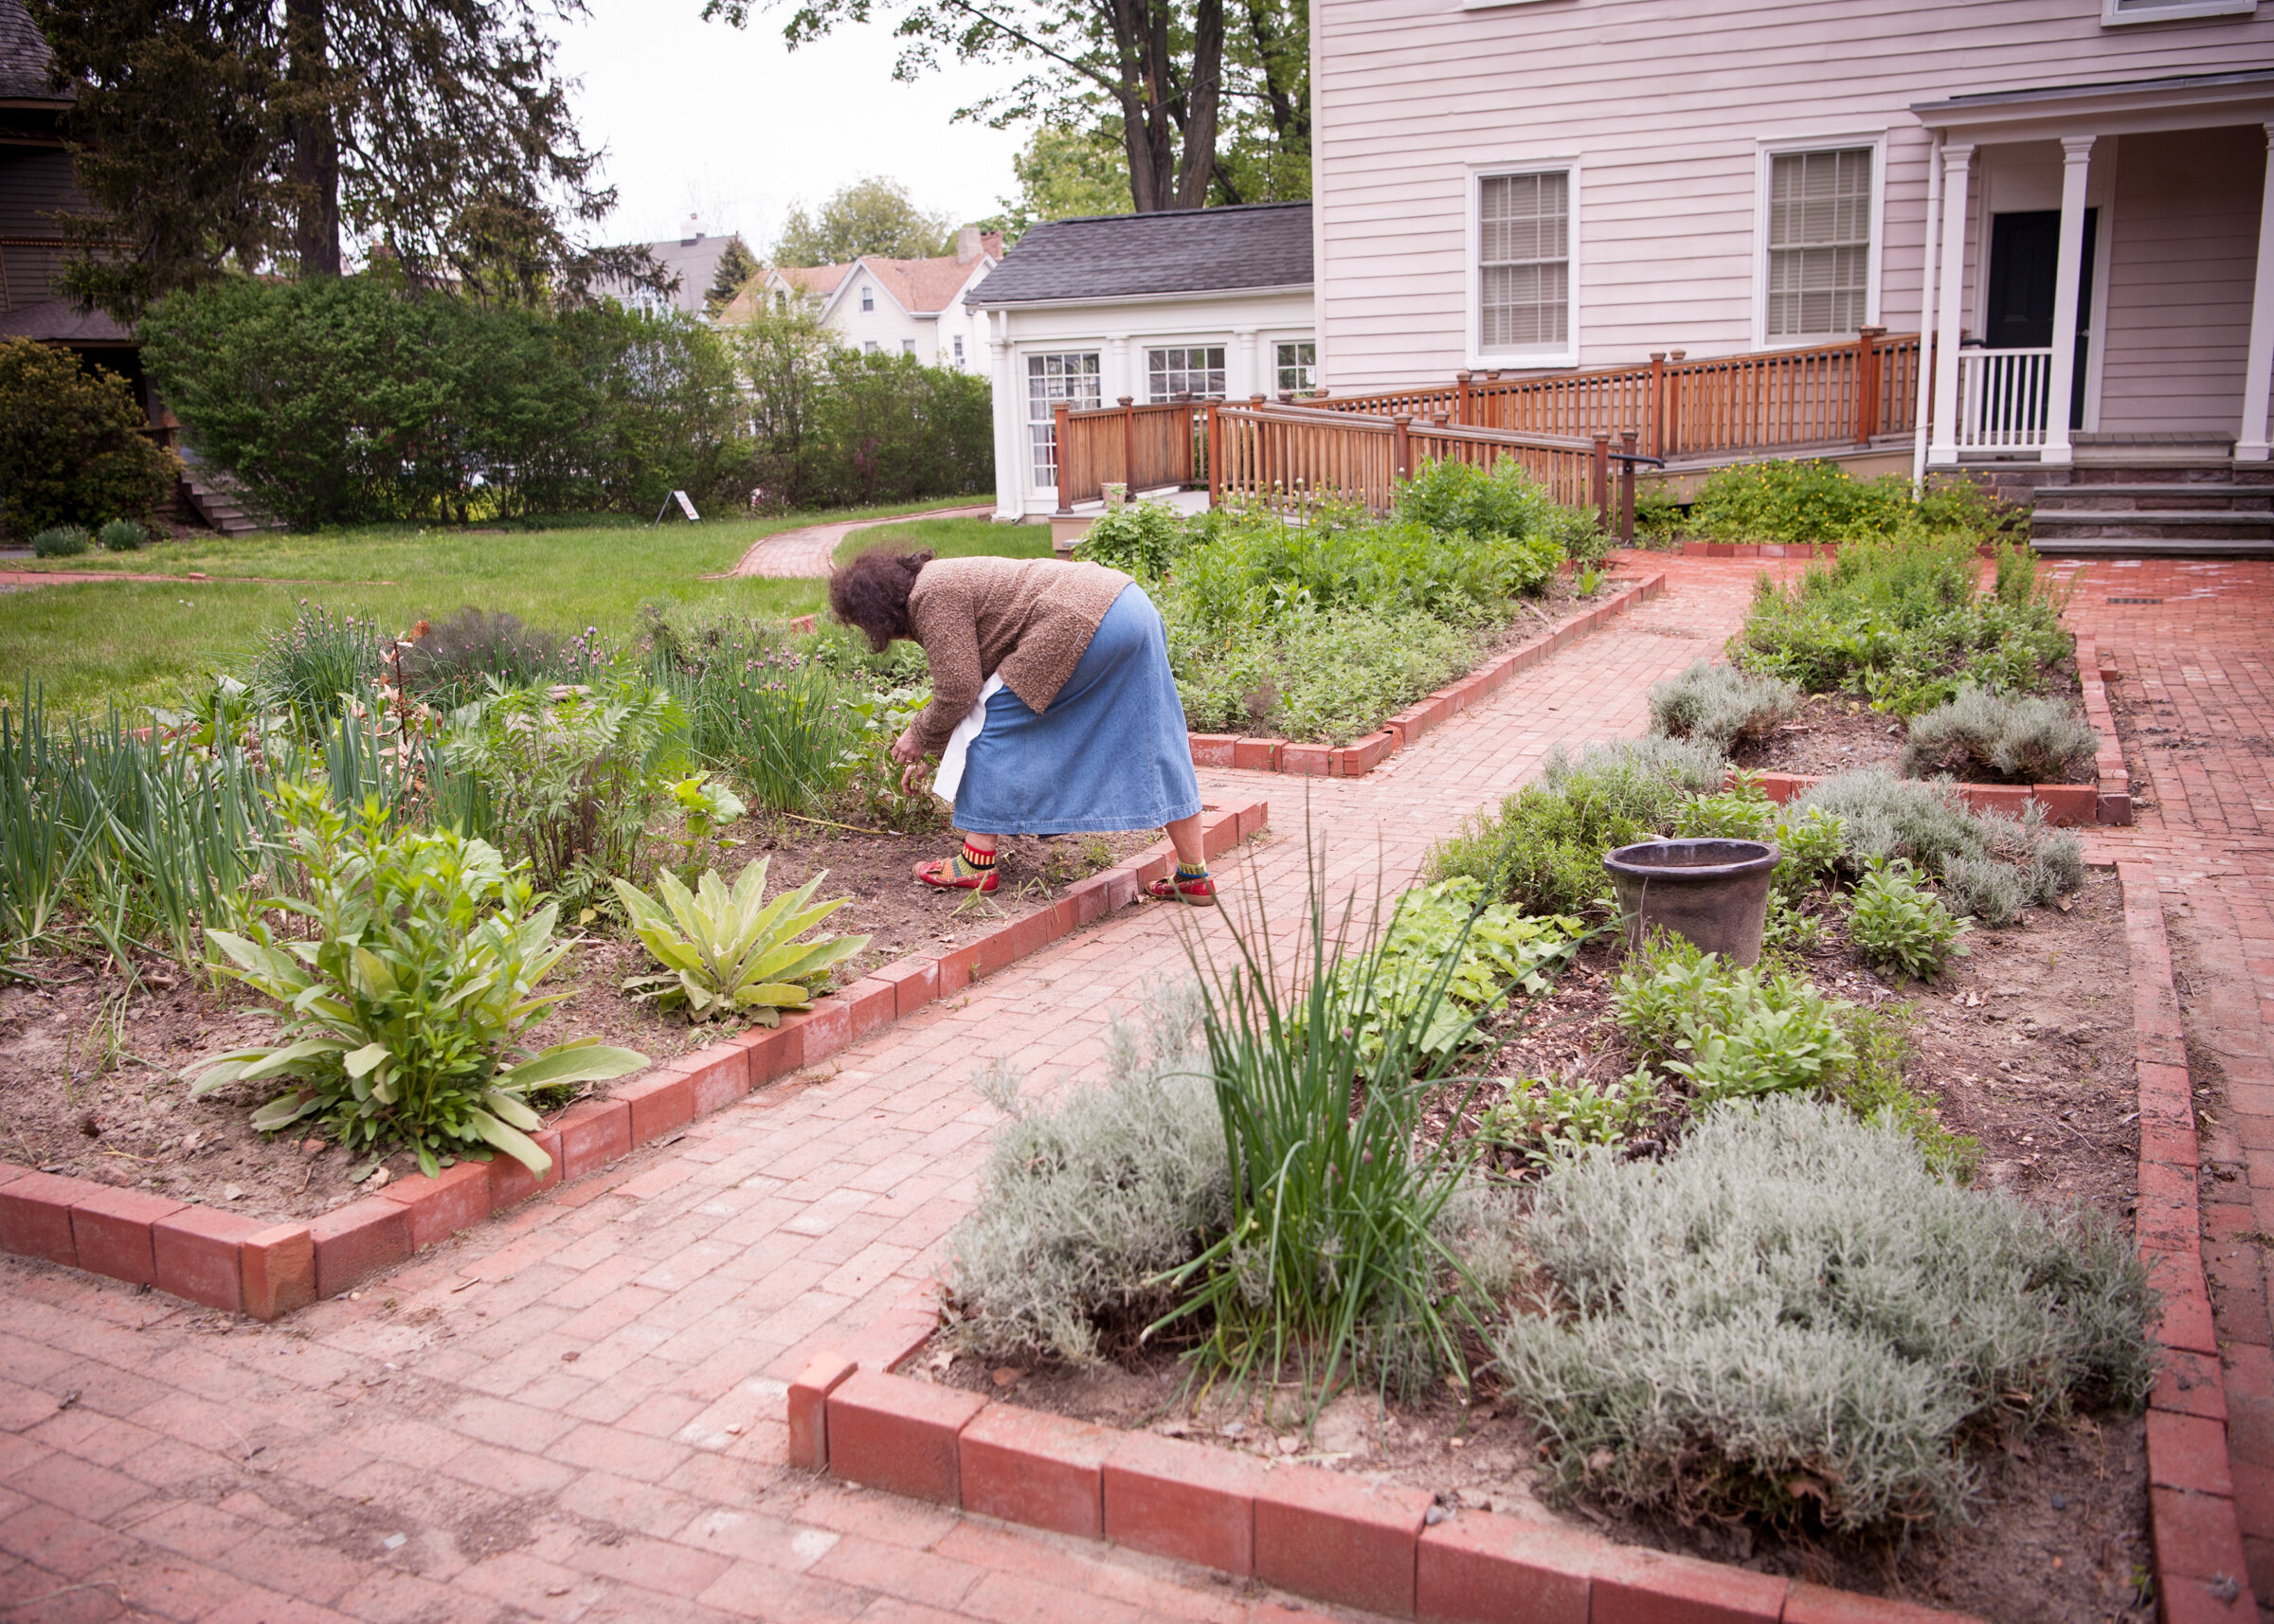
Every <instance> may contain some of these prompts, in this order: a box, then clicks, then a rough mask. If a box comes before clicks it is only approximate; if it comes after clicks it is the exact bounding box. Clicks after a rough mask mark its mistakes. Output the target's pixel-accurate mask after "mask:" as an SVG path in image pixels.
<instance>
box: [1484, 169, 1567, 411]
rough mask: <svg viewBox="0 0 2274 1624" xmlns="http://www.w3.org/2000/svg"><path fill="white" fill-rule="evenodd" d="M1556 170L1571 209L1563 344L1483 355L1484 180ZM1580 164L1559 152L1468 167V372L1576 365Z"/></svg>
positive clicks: (1540, 345) (1528, 347)
mask: <svg viewBox="0 0 2274 1624" xmlns="http://www.w3.org/2000/svg"><path fill="white" fill-rule="evenodd" d="M1559 170H1560V171H1562V172H1563V174H1564V176H1565V177H1566V179H1565V182H1564V186H1565V202H1566V206H1567V207H1568V208H1569V210H1570V214H1569V220H1570V236H1569V240H1568V241H1567V242H1566V243H1565V244H1564V246H1565V247H1566V248H1567V249H1568V250H1569V252H1568V254H1567V255H1566V257H1565V261H1564V264H1565V271H1564V288H1565V298H1566V308H1565V310H1564V313H1563V334H1564V341H1563V342H1562V343H1561V344H1525V345H1519V346H1516V347H1514V348H1511V349H1506V350H1492V351H1488V350H1486V348H1485V346H1484V267H1483V266H1482V265H1481V264H1480V263H1479V262H1478V261H1479V256H1480V255H1481V254H1482V253H1483V252H1484V241H1483V238H1484V233H1483V230H1482V221H1483V215H1484V207H1485V182H1486V181H1488V180H1492V179H1496V178H1498V177H1499V176H1502V175H1525V174H1548V173H1551V172H1553V171H1559ZM1580 195H1581V193H1580V186H1579V158H1578V157H1577V156H1576V155H1574V154H1569V153H1559V154H1555V155H1551V156H1546V157H1538V158H1516V159H1510V160H1509V161H1507V162H1505V163H1490V164H1471V165H1470V166H1469V175H1468V182H1467V189H1466V200H1467V201H1466V206H1465V208H1464V210H1463V213H1464V217H1465V218H1464V222H1463V225H1464V237H1465V239H1466V243H1467V251H1466V256H1465V258H1466V261H1467V268H1466V270H1465V272H1464V279H1465V281H1466V284H1467V288H1468V294H1467V301H1468V307H1469V311H1468V336H1467V338H1466V339H1465V341H1464V342H1465V344H1466V346H1467V349H1468V352H1469V365H1470V367H1471V369H1473V370H1493V369H1499V370H1510V369H1514V370H1530V369H1532V368H1535V367H1576V366H1578V365H1579V318H1580V312H1581V299H1580V297H1579V287H1580V282H1579V269H1580V259H1579V254H1580V232H1579V221H1580V218H1581V216H1580V212H1579V199H1580Z"/></svg>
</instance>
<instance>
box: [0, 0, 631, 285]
mask: <svg viewBox="0 0 2274 1624" xmlns="http://www.w3.org/2000/svg"><path fill="white" fill-rule="evenodd" d="M29 4H30V6H31V8H32V11H33V15H34V17H35V18H36V20H37V21H38V23H39V25H40V27H41V28H42V30H43V31H44V32H45V35H46V37H47V41H48V44H49V45H51V46H52V47H53V49H54V52H55V72H56V77H57V79H58V81H59V82H60V84H61V85H62V87H63V88H65V89H68V90H69V91H70V92H71V93H72V96H73V105H72V110H71V112H70V114H69V115H68V117H67V119H66V122H65V131H66V134H67V135H68V137H69V138H70V141H71V144H72V154H73V162H74V169H75V171H76V174H77V178H78V181H79V185H80V189H81V191H82V192H83V193H84V194H85V195H86V197H87V198H88V200H89V202H90V204H91V205H92V208H91V209H90V210H89V212H87V213H84V214H81V215H76V216H70V217H66V218H65V220H64V222H63V228H64V230H65V232H66V233H67V234H68V235H69V237H70V238H71V239H72V241H73V243H74V244H75V251H74V253H73V254H72V256H71V258H70V261H69V262H68V264H67V266H66V270H65V273H64V285H65V287H66V289H67V290H68V291H69V292H70V293H72V294H73V295H75V296H76V297H79V298H89V299H93V300H95V301H97V302H99V303H100V304H101V305H103V307H104V308H106V309H108V310H110V311H112V312H113V313H114V314H116V315H117V316H120V317H121V318H122V319H130V320H131V319H133V318H134V317H135V316H138V315H139V314H140V312H141V311H142V310H143V309H144V308H145V307H146V306H147V305H148V304H149V303H150V302H151V301H152V300H153V299H155V298H160V297H162V296H164V295H165V294H167V293H168V292H171V291H172V290H174V289H177V288H184V287H190V286H194V285H196V284H197V283H199V282H203V281H208V280H212V279H213V278H214V277H215V276H216V275H218V274H219V273H220V272H221V271H222V270H223V268H224V267H225V266H230V265H233V266H235V267H236V268H238V269H240V270H248V271H265V270H271V269H275V268H290V269H293V270H296V271H297V272H298V274H299V275H301V276H303V277H336V276H338V275H339V274H340V272H341V270H342V268H343V265H344V264H345V262H346V260H347V250H346V241H345V240H346V239H347V238H348V237H349V236H352V238H353V239H354V240H355V241H356V242H357V243H359V244H363V245H365V246H366V247H368V248H369V249H370V251H371V252H372V253H374V254H377V255H384V256H386V257H387V258H388V259H390V260H391V261H392V262H394V263H395V264H396V265H398V266H399V267H400V268H401V271H402V273H403V274H404V275H405V276H406V278H408V279H409V280H411V281H412V282H414V283H436V282H445V281H454V282H457V283H460V284H461V285H462V286H463V287H464V288H465V289H466V290H467V291H469V292H472V293H474V294H477V295H480V296H484V297H490V298H518V299H524V300H526V299H530V298H536V297H539V296H540V295H543V294H547V293H555V292H566V293H569V294H575V293H577V292H580V291H581V290H582V289H583V288H584V286H586V285H587V283H588V282H589V281H590V280H592V279H593V278H595V277H600V276H617V277H625V278H629V279H632V280H643V281H648V282H651V283H653V282H656V281H657V280H658V279H659V274H660V273H659V270H658V269H657V267H656V266H655V265H654V264H653V262H652V261H649V260H648V259H647V257H646V256H645V253H644V251H643V250H622V249H619V250H588V249H586V248H584V247H581V246H580V245H579V244H576V243H574V242H573V241H571V238H570V235H569V232H570V229H571V227H572V226H574V225H575V224H576V223H579V222H583V223H596V222H598V221H599V220H600V219H602V218H603V217H604V216H605V215H606V214H607V213H608V211H609V210H610V209H611V208H614V206H615V193H614V191H613V190H612V189H605V188H602V187H600V186H598V185H597V178H598V175H597V168H596V166H597V163H598V154H597V153H592V152H589V151H587V149H586V148H585V146H584V145H583V143H582V141H581V140H580V139H579V137H578V135H577V133H576V129H575V126H574V123H573V121H572V120H571V118H570V116H569V110H568V96H567V87H566V85H565V84H564V83H563V81H560V80H559V79H558V78H556V77H555V75H554V73H553V71H552V46H551V44H550V40H549V39H548V38H547V36H546V33H545V28H544V24H545V23H546V22H547V21H548V20H549V13H550V10H551V8H549V7H545V6H541V5H539V4H538V0H29ZM558 6H559V9H561V10H564V11H570V12H573V11H574V10H575V9H578V0H558ZM117 244H124V245H125V249H124V252H119V251H118V248H117Z"/></svg>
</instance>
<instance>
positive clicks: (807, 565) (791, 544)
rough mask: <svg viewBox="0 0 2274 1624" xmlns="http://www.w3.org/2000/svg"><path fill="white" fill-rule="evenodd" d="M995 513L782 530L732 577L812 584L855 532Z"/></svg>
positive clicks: (942, 513)
mask: <svg viewBox="0 0 2274 1624" xmlns="http://www.w3.org/2000/svg"><path fill="white" fill-rule="evenodd" d="M994 511H995V504H994V503H993V502H981V503H978V504H977V505H976V506H967V507H961V508H932V509H929V510H928V511H927V512H924V513H920V514H894V515H893V517H891V518H889V519H858V520H856V521H853V522H851V523H847V524H809V525H804V526H802V527H801V528H799V529H797V530H785V531H781V532H777V533H775V534H773V535H769V536H767V537H766V538H765V539H764V540H762V541H754V542H752V543H751V544H750V550H749V551H748V552H746V553H744V554H743V555H742V562H741V563H739V564H737V565H735V566H734V568H733V569H732V571H731V573H732V574H735V575H768V576H773V577H775V578H776V579H780V580H814V579H818V578H819V577H821V576H824V575H826V574H828V573H829V567H830V563H831V561H832V560H833V559H835V558H836V556H837V545H838V543H839V542H840V541H842V540H844V539H845V537H847V536H849V535H851V534H852V533H853V532H855V531H862V530H875V529H876V528H877V527H878V526H880V525H888V524H906V523H908V522H909V521H910V520H911V519H967V518H981V517H984V515H986V514H991V513H993V512H994Z"/></svg>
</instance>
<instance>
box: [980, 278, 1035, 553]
mask: <svg viewBox="0 0 2274 1624" xmlns="http://www.w3.org/2000/svg"><path fill="white" fill-rule="evenodd" d="M984 319H985V321H986V324H987V368H988V375H989V376H990V377H991V378H993V379H994V382H995V517H996V520H997V522H999V523H1002V524H1017V523H1018V522H1019V520H1020V519H1021V518H1022V517H1024V516H1025V514H1026V491H1027V487H1028V486H1029V485H1031V484H1032V483H1033V482H1034V478H1035V467H1034V456H1033V453H1032V452H1031V451H1030V450H1029V449H1028V446H1027V442H1026V391H1025V390H1024V389H1022V388H1020V387H1019V386H1020V378H1019V377H1018V375H1017V372H1016V370H1015V369H1014V368H1013V367H1012V365H1011V341H1010V331H1011V313H1010V312H1009V311H1007V310H1005V311H996V312H990V313H989V314H988V315H987V316H985V317H984Z"/></svg>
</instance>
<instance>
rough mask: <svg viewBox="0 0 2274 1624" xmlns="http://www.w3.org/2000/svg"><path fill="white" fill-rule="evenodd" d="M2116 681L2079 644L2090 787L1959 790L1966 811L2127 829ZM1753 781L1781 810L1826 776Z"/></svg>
mask: <svg viewBox="0 0 2274 1624" xmlns="http://www.w3.org/2000/svg"><path fill="white" fill-rule="evenodd" d="M2114 675H2115V674H2114V673H2113V672H2104V671H2103V670H2102V669H2101V660H2100V651H2099V649H2098V646H2097V645H2096V644H2095V643H2094V642H2093V641H2092V639H2090V638H2087V637H2080V638H2078V639H2077V686H2078V687H2079V688H2080V689H2082V690H2083V691H2084V719H2085V720H2086V721H2087V722H2088V723H2090V724H2091V726H2092V729H2093V731H2095V732H2097V733H2099V734H2100V736H2101V749H2100V754H2099V755H2097V756H2095V757H2094V758H2093V777H2094V782H2093V783H2091V784H1961V785H1956V788H1957V789H1958V793H1959V795H1961V796H1963V797H1964V798H1965V801H1966V804H1967V806H1968V807H1969V808H1970V809H1972V810H1974V811H1976V812H1989V811H1997V812H2010V813H2012V815H2013V816H2014V817H2016V818H2018V817H2020V816H2021V814H2022V810H2023V808H2024V807H2026V806H2027V805H2028V804H2029V803H2030V802H2031V801H2034V802H2036V803H2038V804H2039V805H2040V806H2043V807H2044V808H2045V820H2046V821H2047V822H2048V823H2052V824H2055V825H2057V826H2059V827H2062V828H2074V827H2079V826H2081V825H2084V824H2086V823H2106V824H2110V825H2113V826H2120V827H2121V826H2128V825H2129V824H2130V823H2131V821H2132V776H2131V772H2130V769H2128V768H2127V767H2125V766H2124V747H2123V742H2122V741H2121V739H2119V738H2118V737H2117V733H2116V716H2115V713H2113V712H2111V711H2110V710H2109V709H2108V690H2107V687H2106V683H2107V681H2108V679H2109V678H2110V677H2113V676H2114ZM1756 776H1757V778H1758V780H1759V782H1760V786H1761V788H1762V789H1763V790H1764V791H1766V792H1767V794H1768V797H1769V799H1770V800H1771V801H1774V802H1775V803H1777V804H1778V805H1779V806H1781V805H1783V804H1784V803H1786V802H1787V801H1790V800H1791V799H1792V798H1793V797H1794V796H1796V795H1797V794H1799V793H1800V792H1801V791H1802V790H1805V789H1810V788H1813V787H1814V785H1819V784H1821V783H1823V782H1824V780H1825V778H1826V777H1828V776H1830V775H1829V774H1823V773H1806V772H1764V773H1760V774H1758V775H1756ZM1732 782H1734V780H1733V781H1732Z"/></svg>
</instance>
